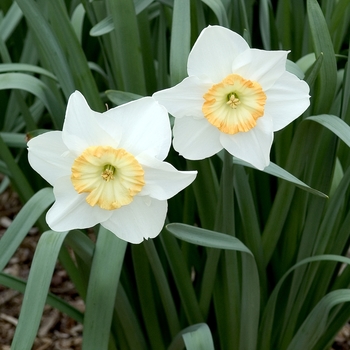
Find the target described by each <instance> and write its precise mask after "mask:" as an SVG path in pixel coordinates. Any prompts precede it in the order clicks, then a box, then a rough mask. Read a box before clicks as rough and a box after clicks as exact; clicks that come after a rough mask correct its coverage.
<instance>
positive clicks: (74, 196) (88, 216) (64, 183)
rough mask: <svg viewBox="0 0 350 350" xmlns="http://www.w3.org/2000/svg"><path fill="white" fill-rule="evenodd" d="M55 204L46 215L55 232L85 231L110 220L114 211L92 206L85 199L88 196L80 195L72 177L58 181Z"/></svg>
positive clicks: (55, 190)
mask: <svg viewBox="0 0 350 350" xmlns="http://www.w3.org/2000/svg"><path fill="white" fill-rule="evenodd" d="M53 191H54V195H55V198H56V201H55V203H54V204H53V206H52V207H51V209H50V210H49V211H48V213H47V215H46V221H47V223H48V225H49V226H50V228H51V229H53V230H55V231H59V232H60V231H66V230H72V229H83V228H88V227H92V226H95V225H96V224H98V223H100V222H103V221H105V220H107V219H109V218H110V217H111V215H112V211H110V210H104V209H101V208H100V207H98V206H94V207H92V206H90V205H89V204H88V203H87V202H86V201H85V198H86V196H87V194H85V193H82V194H78V193H77V192H76V191H75V190H74V188H73V185H72V183H71V180H70V177H67V176H66V177H62V178H60V179H58V181H57V182H56V183H55V186H54V189H53Z"/></svg>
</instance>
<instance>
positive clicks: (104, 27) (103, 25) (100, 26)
mask: <svg viewBox="0 0 350 350" xmlns="http://www.w3.org/2000/svg"><path fill="white" fill-rule="evenodd" d="M113 30H114V22H113V17H112V16H108V17H106V18H104V19H103V20H102V21H100V22H98V23H97V24H95V25H94V26H93V27H92V28H91V29H90V35H91V36H101V35H104V34H108V33H110V32H112V31H113Z"/></svg>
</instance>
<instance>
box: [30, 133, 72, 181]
mask: <svg viewBox="0 0 350 350" xmlns="http://www.w3.org/2000/svg"><path fill="white" fill-rule="evenodd" d="M28 160H29V164H30V165H31V167H32V168H33V169H34V170H35V171H36V172H38V173H39V174H40V175H41V176H42V177H43V178H44V179H45V180H46V181H47V182H48V183H50V184H51V185H53V184H54V183H55V181H56V180H57V179H58V178H60V177H62V176H67V175H70V173H71V166H72V164H73V161H74V157H73V156H72V154H71V153H70V152H69V150H68V148H67V146H66V145H65V144H64V143H63V141H62V132H61V131H51V132H47V133H45V134H41V135H39V136H36V137H34V138H33V139H31V140H30V141H29V142H28Z"/></svg>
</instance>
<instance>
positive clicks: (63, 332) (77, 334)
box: [0, 190, 350, 350]
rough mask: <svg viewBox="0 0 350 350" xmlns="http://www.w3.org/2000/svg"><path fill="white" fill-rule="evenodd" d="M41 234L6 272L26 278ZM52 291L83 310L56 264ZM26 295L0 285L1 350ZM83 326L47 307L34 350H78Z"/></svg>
mask: <svg viewBox="0 0 350 350" xmlns="http://www.w3.org/2000/svg"><path fill="white" fill-rule="evenodd" d="M20 208H21V205H20V202H19V200H18V197H17V195H16V194H15V193H14V192H12V191H10V190H6V191H5V192H4V193H2V194H0V239H1V237H2V235H3V234H4V232H5V231H6V229H7V227H9V225H10V224H11V222H12V220H13V219H14V217H15V216H16V214H17V213H18V211H19V210H20ZM39 236H40V235H39V232H38V230H37V229H36V228H33V229H32V230H31V231H30V232H29V233H28V235H27V237H26V238H25V239H24V240H23V242H22V244H21V246H20V247H19V248H18V250H17V251H16V253H15V255H14V256H13V257H12V258H11V260H10V261H9V263H8V265H7V266H6V268H5V270H4V272H6V273H8V274H11V275H13V276H16V277H20V278H23V279H27V277H28V274H29V269H30V265H31V261H32V259H33V255H34V251H35V247H36V245H37V242H38V240H39ZM50 291H51V292H52V293H54V294H55V295H57V296H59V297H60V298H62V299H64V300H66V301H67V302H69V303H70V304H71V305H73V306H74V307H76V308H77V309H79V310H80V311H84V302H83V301H82V299H81V298H80V297H79V295H78V294H77V292H76V290H75V288H74V285H73V283H72V282H71V281H70V280H69V277H68V276H67V273H66V271H65V270H64V269H63V268H62V267H61V266H60V264H59V263H57V265H56V269H55V272H54V275H53V278H52V282H51V286H50ZM22 299H23V295H22V294H21V293H19V292H17V291H15V290H11V289H8V288H6V287H4V286H2V285H0V350H10V344H11V341H12V338H13V335H14V332H15V329H16V325H17V322H18V317H19V314H20V309H21V304H22ZM82 330H83V326H82V325H81V324H79V323H77V322H76V321H75V320H73V319H71V318H70V317H68V316H67V315H65V314H63V313H61V312H59V311H58V310H56V309H54V308H52V307H51V306H49V305H46V306H45V309H44V314H43V317H42V321H41V324H40V328H39V331H38V334H37V337H36V339H35V343H34V346H33V350H79V349H81V344H82ZM332 350H350V324H347V325H345V326H344V327H343V329H342V330H341V331H340V332H339V334H338V335H337V337H336V339H335V342H334V344H333V347H332Z"/></svg>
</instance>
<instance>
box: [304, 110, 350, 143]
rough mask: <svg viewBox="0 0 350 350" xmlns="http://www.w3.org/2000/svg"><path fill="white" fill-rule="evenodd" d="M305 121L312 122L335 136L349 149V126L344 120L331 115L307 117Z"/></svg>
mask: <svg viewBox="0 0 350 350" xmlns="http://www.w3.org/2000/svg"><path fill="white" fill-rule="evenodd" d="M306 120H313V121H315V122H317V123H319V124H321V125H323V126H324V127H326V128H327V129H329V130H330V131H332V132H333V133H334V134H336V135H337V136H338V137H339V138H340V139H341V140H342V141H344V142H345V144H346V145H348V146H349V147H350V126H349V125H348V124H346V123H345V122H344V120H342V119H340V118H338V117H336V116H335V115H331V114H321V115H316V116H312V117H308V118H307V119H306Z"/></svg>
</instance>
